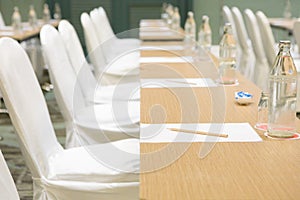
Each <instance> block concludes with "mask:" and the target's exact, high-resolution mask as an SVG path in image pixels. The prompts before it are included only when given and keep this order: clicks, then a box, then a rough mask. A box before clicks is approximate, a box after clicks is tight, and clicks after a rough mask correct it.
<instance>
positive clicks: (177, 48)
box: [141, 45, 184, 51]
mask: <svg viewBox="0 0 300 200" xmlns="http://www.w3.org/2000/svg"><path fill="white" fill-rule="evenodd" d="M141 49H142V50H143V51H156V50H165V51H182V50H184V48H183V46H181V45H162V46H142V47H141Z"/></svg>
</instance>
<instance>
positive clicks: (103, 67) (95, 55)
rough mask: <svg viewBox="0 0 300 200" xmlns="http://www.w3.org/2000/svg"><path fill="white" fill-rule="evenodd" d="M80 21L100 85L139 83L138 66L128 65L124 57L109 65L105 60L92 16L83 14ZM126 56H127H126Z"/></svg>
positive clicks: (117, 58)
mask: <svg viewBox="0 0 300 200" xmlns="http://www.w3.org/2000/svg"><path fill="white" fill-rule="evenodd" d="M80 19H81V24H82V27H83V30H84V37H85V41H86V45H87V50H88V58H89V59H90V61H91V63H92V65H93V66H94V71H95V77H96V79H97V81H98V83H101V84H102V85H112V84H116V83H119V82H120V81H121V82H123V83H125V82H138V81H139V68H138V67H137V66H132V65H127V63H126V62H124V59H123V58H122V56H123V55H121V56H118V57H116V58H114V59H113V60H112V61H110V62H109V63H107V58H105V55H104V52H103V51H104V50H103V45H102V44H101V42H100V41H99V39H98V36H97V32H96V28H95V25H94V23H93V21H92V20H91V18H90V16H89V15H88V14H87V13H82V14H81V18H80ZM110 48H111V47H110ZM124 56H126V54H125V55H124ZM124 66H125V67H124Z"/></svg>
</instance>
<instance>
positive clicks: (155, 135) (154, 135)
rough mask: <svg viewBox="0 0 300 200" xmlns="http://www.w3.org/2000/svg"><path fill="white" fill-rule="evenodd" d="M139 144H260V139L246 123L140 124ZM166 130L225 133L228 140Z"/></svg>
mask: <svg viewBox="0 0 300 200" xmlns="http://www.w3.org/2000/svg"><path fill="white" fill-rule="evenodd" d="M140 127H141V128H140V142H141V143H170V142H172V143H173V142H261V141H262V139H261V138H260V137H259V135H258V134H257V133H256V132H255V131H254V129H253V128H252V127H251V126H250V125H249V124H248V123H222V124H218V123H212V124H211V123H201V124H140ZM168 128H178V129H186V130H197V131H204V132H211V133H219V134H220V133H226V134H228V138H223V137H214V136H206V135H199V134H191V133H182V132H174V131H171V130H169V129H168Z"/></svg>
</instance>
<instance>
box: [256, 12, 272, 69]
mask: <svg viewBox="0 0 300 200" xmlns="http://www.w3.org/2000/svg"><path fill="white" fill-rule="evenodd" d="M256 18H257V23H258V26H259V30H260V34H261V39H262V42H263V47H264V50H265V52H266V56H267V59H268V63H269V66H270V67H272V66H273V64H274V61H275V57H276V49H275V48H276V47H275V39H274V35H273V32H272V29H271V26H270V23H269V20H268V18H267V16H266V15H265V14H264V13H263V12H262V11H257V12H256Z"/></svg>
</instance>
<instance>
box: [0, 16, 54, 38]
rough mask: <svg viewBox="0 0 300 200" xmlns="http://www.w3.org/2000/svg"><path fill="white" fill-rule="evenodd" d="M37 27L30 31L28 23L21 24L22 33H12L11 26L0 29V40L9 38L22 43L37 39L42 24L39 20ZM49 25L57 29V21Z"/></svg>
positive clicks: (52, 21)
mask: <svg viewBox="0 0 300 200" xmlns="http://www.w3.org/2000/svg"><path fill="white" fill-rule="evenodd" d="M38 22H39V23H38V24H39V25H38V27H37V28H35V29H31V28H30V27H29V24H28V23H26V22H25V23H22V25H23V32H22V33H14V31H13V29H12V27H11V26H6V27H5V28H4V29H1V28H0V38H1V37H11V38H13V39H15V40H17V41H18V42H23V41H25V40H28V39H31V38H34V37H38V36H39V34H40V31H41V28H42V26H43V22H42V21H41V20H39V21H38ZM50 24H51V25H52V26H54V27H58V24H59V20H51V21H50Z"/></svg>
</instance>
